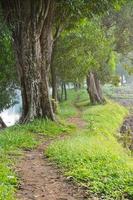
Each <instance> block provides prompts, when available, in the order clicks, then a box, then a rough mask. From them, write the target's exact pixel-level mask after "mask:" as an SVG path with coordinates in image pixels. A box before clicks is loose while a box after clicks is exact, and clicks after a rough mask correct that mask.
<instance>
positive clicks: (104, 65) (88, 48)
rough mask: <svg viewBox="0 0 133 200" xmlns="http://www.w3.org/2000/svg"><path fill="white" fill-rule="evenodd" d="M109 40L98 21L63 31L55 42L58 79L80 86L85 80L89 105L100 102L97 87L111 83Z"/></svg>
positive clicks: (110, 42) (90, 21)
mask: <svg viewBox="0 0 133 200" xmlns="http://www.w3.org/2000/svg"><path fill="white" fill-rule="evenodd" d="M112 40H113V39H112V38H106V34H105V33H104V30H103V29H102V28H101V25H100V21H98V20H96V19H94V20H89V21H88V20H87V19H84V20H81V21H80V22H79V23H77V26H76V27H75V28H74V29H73V30H71V31H69V32H64V33H63V34H62V37H61V38H60V40H59V41H58V43H57V50H56V52H55V56H54V62H53V64H54V66H55V68H56V75H57V77H58V80H61V81H62V82H65V83H68V82H73V83H81V82H83V80H84V79H85V77H87V90H88V93H89V96H90V100H91V102H92V103H102V102H103V101H104V98H103V96H102V91H101V88H100V80H101V82H102V83H105V82H107V81H110V79H111V76H112V73H113V72H114V68H115V55H114V53H113V51H112V42H113V41H112Z"/></svg>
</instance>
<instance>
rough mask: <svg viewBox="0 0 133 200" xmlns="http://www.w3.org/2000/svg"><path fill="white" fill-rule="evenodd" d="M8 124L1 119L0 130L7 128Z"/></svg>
mask: <svg viewBox="0 0 133 200" xmlns="http://www.w3.org/2000/svg"><path fill="white" fill-rule="evenodd" d="M6 127H7V126H6V124H5V122H4V121H3V119H2V118H1V117H0V130H1V129H3V128H6Z"/></svg>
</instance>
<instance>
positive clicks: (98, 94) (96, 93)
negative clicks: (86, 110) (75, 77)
mask: <svg viewBox="0 0 133 200" xmlns="http://www.w3.org/2000/svg"><path fill="white" fill-rule="evenodd" d="M87 91H88V94H89V97H90V102H91V103H92V104H97V103H98V104H102V103H103V102H104V98H103V97H102V90H101V87H100V81H99V80H98V78H97V76H96V74H95V75H94V73H92V72H89V74H88V76H87Z"/></svg>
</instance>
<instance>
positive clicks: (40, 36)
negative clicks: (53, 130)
mask: <svg viewBox="0 0 133 200" xmlns="http://www.w3.org/2000/svg"><path fill="white" fill-rule="evenodd" d="M18 2H19V3H18V4H16V1H14V0H13V1H12V2H11V1H9V0H5V1H4V0H3V4H2V6H3V10H4V12H5V11H7V10H6V9H7V7H6V6H7V5H8V6H9V10H10V11H11V12H10V13H11V16H10V18H11V19H8V20H9V23H10V24H11V23H13V25H14V28H13V30H12V31H13V41H14V47H15V53H16V58H17V67H18V74H19V78H20V84H21V93H22V104H23V113H22V119H21V120H22V122H25V121H29V120H33V119H35V118H39V117H44V118H49V119H51V120H54V113H53V109H52V104H51V100H50V96H49V85H48V77H49V76H48V75H49V68H50V63H51V54H52V45H53V40H52V21H53V3H54V1H50V0H47V1H46V0H44V1H41V0H38V1H36V0H28V1H27V0H23V1H20V0H18ZM13 11H14V12H13Z"/></svg>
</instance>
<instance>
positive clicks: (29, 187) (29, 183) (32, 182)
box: [16, 111, 92, 200]
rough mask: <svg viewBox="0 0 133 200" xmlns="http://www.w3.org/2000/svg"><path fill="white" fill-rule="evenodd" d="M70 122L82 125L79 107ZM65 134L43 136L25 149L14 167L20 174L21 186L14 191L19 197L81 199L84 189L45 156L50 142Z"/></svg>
mask: <svg viewBox="0 0 133 200" xmlns="http://www.w3.org/2000/svg"><path fill="white" fill-rule="evenodd" d="M68 121H69V122H71V123H73V124H75V125H76V126H77V128H78V129H79V128H84V126H85V122H84V121H83V120H82V119H81V117H80V111H79V112H78V115H77V116H75V117H71V118H69V120H68ZM65 137H69V136H66V135H62V136H58V137H57V138H54V139H53V138H52V139H46V138H45V142H42V143H41V145H39V146H38V148H37V149H35V150H31V151H26V152H25V154H24V158H23V159H22V161H21V162H20V164H19V165H18V167H17V171H18V174H19V177H20V180H21V182H20V187H19V190H18V192H17V195H16V197H17V199H18V200H84V199H90V198H89V197H88V198H87V193H86V190H85V189H83V188H81V187H79V186H77V185H75V184H74V183H73V182H72V181H71V180H68V179H67V178H66V177H64V176H63V174H62V173H61V171H60V170H59V169H58V167H57V166H55V165H54V164H53V163H50V161H49V160H48V158H47V157H46V156H45V150H46V148H47V147H48V145H50V143H52V142H54V141H55V140H61V139H64V138H65ZM91 199H92V198H91Z"/></svg>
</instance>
